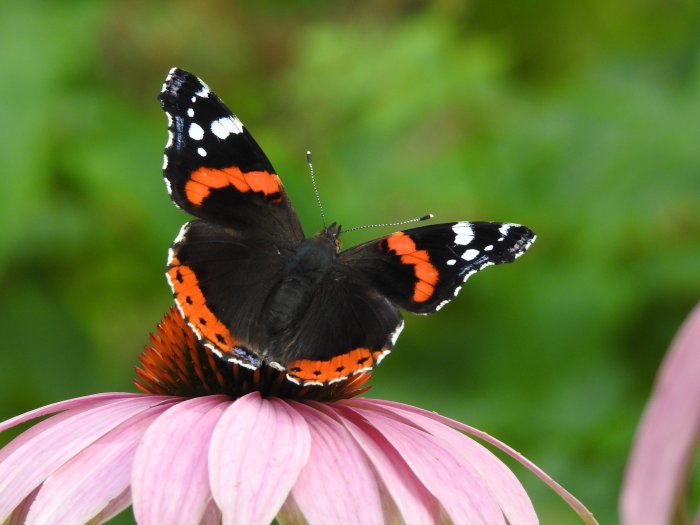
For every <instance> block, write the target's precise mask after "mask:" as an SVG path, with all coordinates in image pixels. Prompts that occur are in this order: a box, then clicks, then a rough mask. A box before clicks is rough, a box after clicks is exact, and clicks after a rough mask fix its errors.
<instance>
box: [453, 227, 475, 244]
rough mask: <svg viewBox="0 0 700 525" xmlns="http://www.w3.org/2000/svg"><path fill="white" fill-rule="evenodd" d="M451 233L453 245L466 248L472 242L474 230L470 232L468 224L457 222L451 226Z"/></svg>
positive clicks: (470, 228)
mask: <svg viewBox="0 0 700 525" xmlns="http://www.w3.org/2000/svg"><path fill="white" fill-rule="evenodd" d="M452 231H453V232H454V234H455V240H454V242H455V244H459V245H460V246H467V245H468V244H469V243H470V242H472V240H474V230H472V227H471V226H470V225H469V223H468V222H458V223H457V224H455V225H454V226H452Z"/></svg>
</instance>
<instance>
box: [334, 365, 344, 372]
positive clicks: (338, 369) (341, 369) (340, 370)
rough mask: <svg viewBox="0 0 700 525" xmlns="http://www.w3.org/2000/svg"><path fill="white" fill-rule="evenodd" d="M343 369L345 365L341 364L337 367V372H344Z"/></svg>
mask: <svg viewBox="0 0 700 525" xmlns="http://www.w3.org/2000/svg"><path fill="white" fill-rule="evenodd" d="M343 370H345V367H344V366H339V367H338V368H336V369H335V371H336V372H342V371H343Z"/></svg>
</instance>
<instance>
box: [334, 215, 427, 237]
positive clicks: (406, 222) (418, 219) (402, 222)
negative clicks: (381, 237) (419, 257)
mask: <svg viewBox="0 0 700 525" xmlns="http://www.w3.org/2000/svg"><path fill="white" fill-rule="evenodd" d="M433 217H434V215H433V214H432V213H428V214H427V215H423V216H422V217H416V218H415V219H408V220H405V221H398V222H385V223H381V224H368V225H366V226H355V227H354V228H350V229H348V230H343V233H347V232H353V231H356V230H364V229H366V228H384V227H385V226H403V225H404V224H410V223H412V222H422V221H427V220H429V219H432V218H433Z"/></svg>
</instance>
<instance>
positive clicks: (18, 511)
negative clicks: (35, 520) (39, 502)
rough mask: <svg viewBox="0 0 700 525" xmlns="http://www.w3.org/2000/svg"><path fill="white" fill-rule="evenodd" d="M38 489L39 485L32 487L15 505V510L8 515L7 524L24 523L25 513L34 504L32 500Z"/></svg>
mask: <svg viewBox="0 0 700 525" xmlns="http://www.w3.org/2000/svg"><path fill="white" fill-rule="evenodd" d="M39 489H40V487H37V488H36V489H34V490H33V491H32V492H31V493H30V494H29V495H28V496H27V497H26V498H24V500H23V501H22V503H20V504H19V505H17V507H15V510H14V511H12V515H11V516H10V520H9V523H8V524H7V525H24V524H25V523H26V521H27V514H29V510H30V509H31V508H32V505H33V504H34V500H35V499H36V495H37V494H38V493H39Z"/></svg>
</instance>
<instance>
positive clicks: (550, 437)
mask: <svg viewBox="0 0 700 525" xmlns="http://www.w3.org/2000/svg"><path fill="white" fill-rule="evenodd" d="M699 6H700V4H698V3H697V2H691V1H671V2H669V1H661V0H656V1H652V0H642V1H639V0H619V1H616V2H609V1H605V0H593V1H590V2H585V3H575V2H557V1H555V0H551V1H544V2H530V1H525V2H523V1H518V0H512V1H509V2H489V1H486V0H481V1H473V2H461V1H458V0H443V1H440V2H434V3H423V2H415V1H410V0H393V1H388V0H387V1H374V2H364V3H359V2H350V1H345V2H320V1H312V0H307V1H304V2H297V3H294V4H291V3H289V2H283V1H271V0H268V1H264V2H252V1H251V2H233V3H231V2H225V1H221V0H209V1H206V2H197V3H195V2H192V3H189V2H184V1H173V2H151V3H145V2H137V1H124V2H96V1H92V0H85V1H81V2H68V1H65V2H62V1H56V2H39V1H34V2H19V1H16V2H9V3H5V4H3V8H2V16H1V17H0V73H1V74H2V80H0V114H1V117H0V120H1V125H0V166H1V169H2V174H1V175H0V177H1V189H0V286H1V288H0V334H1V337H2V343H1V345H0V419H5V418H7V417H10V416H12V415H15V414H17V413H20V412H23V411H26V410H29V409H31V408H34V407H36V406H39V405H44V404H47V403H49V402H53V401H57V400H60V399H65V398H68V397H72V396H78V395H82V394H88V393H93V392H101V391H112V390H118V391H122V390H133V387H132V385H131V379H132V376H133V372H132V371H133V366H134V365H135V363H136V359H137V355H138V353H139V351H140V350H141V348H142V347H143V345H144V343H146V342H147V340H148V333H149V332H150V331H151V330H152V329H153V328H154V327H155V324H156V323H157V322H158V321H159V319H160V317H161V315H162V314H163V312H164V311H165V310H167V309H168V307H169V306H170V305H171V304H172V299H171V296H170V291H169V289H168V287H167V284H166V282H165V279H164V276H163V270H164V263H165V256H166V251H167V249H168V246H169V245H170V243H171V242H172V240H173V239H174V237H175V235H176V234H177V232H178V230H179V228H180V226H181V225H182V223H184V222H185V221H186V220H187V218H186V216H185V215H184V214H183V213H182V212H180V211H178V210H176V209H175V208H174V207H173V205H172V204H171V202H170V200H169V198H168V196H167V193H166V191H165V187H164V184H163V182H162V179H161V171H160V168H161V162H162V150H163V145H164V143H165V139H166V131H165V130H166V120H165V117H164V115H163V114H162V112H161V109H160V107H159V104H158V102H157V101H156V95H157V93H158V92H159V90H160V87H161V83H162V81H163V79H164V77H165V75H166V73H167V71H168V69H169V68H170V67H172V66H174V65H178V66H180V67H183V68H185V69H189V70H191V71H193V72H194V73H196V74H198V75H199V76H201V77H203V78H204V79H205V80H206V82H207V83H208V84H209V85H210V86H211V87H212V88H213V89H214V90H215V91H216V92H217V93H218V94H219V95H220V96H221V97H222V98H223V99H224V100H225V101H226V102H227V104H228V105H229V106H230V107H231V108H232V109H233V110H234V111H235V112H236V113H237V115H238V116H239V117H240V118H241V120H243V122H244V123H246V124H247V126H248V127H249V129H250V130H252V132H253V134H254V135H255V137H256V138H257V139H258V142H260V143H261V145H262V146H263V147H264V149H265V151H266V152H267V154H268V156H269V157H270V159H271V160H272V162H273V164H274V165H275V167H276V168H277V171H278V172H279V173H280V175H281V176H282V179H283V181H284V183H285V185H286V188H287V191H288V192H289V194H290V196H291V198H292V200H293V202H294V203H295V205H296V208H297V211H298V213H299V215H300V216H301V219H302V222H303V224H304V226H305V229H306V232H307V234H310V233H312V232H313V231H316V230H318V229H320V227H321V223H320V218H319V213H318V209H317V207H316V204H315V200H314V197H313V194H312V190H311V185H310V180H309V177H308V174H307V168H306V165H305V158H304V152H305V151H306V150H307V149H311V150H312V151H313V153H314V166H315V171H316V176H317V179H318V185H319V190H320V192H321V197H322V199H323V201H324V204H325V208H326V214H327V215H328V216H329V219H330V220H336V221H338V222H340V223H342V224H343V225H345V226H347V227H351V226H354V225H358V224H368V223H374V222H387V221H392V220H399V219H404V218H409V217H413V216H418V215H421V214H424V213H427V212H433V213H434V214H435V215H436V220H437V221H440V222H447V221H453V220H464V219H472V220H502V221H513V222H520V223H523V224H527V225H528V226H530V227H531V228H533V229H534V230H535V231H536V232H537V233H538V235H539V239H538V241H537V243H536V244H535V245H534V247H533V248H532V249H531V251H530V252H529V253H528V254H527V255H526V256H524V257H523V258H522V259H520V260H518V262H517V263H516V264H514V265H512V266H507V267H503V266H502V267H498V268H495V269H489V270H487V271H485V272H484V273H483V274H479V275H478V276H476V277H473V278H472V279H471V280H470V281H469V283H468V285H467V286H466V287H465V288H464V290H463V291H462V293H461V295H460V297H459V298H458V299H457V300H456V301H454V303H452V304H451V305H449V306H448V307H446V308H445V309H444V310H443V311H441V312H440V314H439V315H436V316H431V317H409V318H408V319H407V320H406V329H405V331H404V332H403V335H402V336H401V338H400V340H399V344H398V346H397V348H396V349H395V351H394V352H393V353H392V355H391V356H390V357H389V358H388V359H386V360H385V361H384V362H383V364H382V365H381V366H380V367H379V369H378V370H377V372H376V373H375V376H374V384H375V387H374V389H373V390H372V391H371V395H372V396H375V397H381V398H387V399H393V400H398V401H404V402H407V403H412V404H415V405H418V406H421V407H424V408H428V409H431V410H437V411H439V412H441V413H443V414H446V415H449V416H452V417H455V418H457V419H459V420H461V421H463V422H465V423H468V424H471V425H473V426H476V427H478V428H480V429H482V430H485V431H487V432H489V433H491V434H493V435H495V436H497V437H499V438H501V439H503V440H504V441H506V442H507V443H509V444H510V445H512V446H513V447H515V448H516V449H518V450H519V451H521V452H523V453H524V454H525V455H526V456H528V457H529V458H531V459H532V460H534V461H535V462H536V463H538V464H539V465H540V466H542V467H543V468H544V469H545V470H546V471H547V472H548V473H550V474H551V475H552V476H553V477H554V478H555V479H557V480H558V481H560V482H561V483H562V484H563V485H564V486H565V487H567V488H569V489H570V490H571V491H572V492H573V493H574V494H575V495H577V496H578V497H579V498H580V499H581V500H582V501H583V502H584V503H586V504H587V505H588V506H589V508H590V509H591V510H592V511H593V512H594V513H595V514H596V515H597V516H598V517H599V519H600V520H601V522H602V523H614V522H615V521H616V520H617V518H616V499H617V494H618V490H619V484H620V480H621V476H622V473H623V468H624V463H625V458H626V455H627V452H628V448H629V445H630V441H631V439H632V436H633V433H634V428H635V425H636V422H637V420H638V418H639V416H640V413H641V410H642V408H643V405H644V402H645V398H646V396H647V394H648V392H649V389H650V387H651V384H652V381H653V377H654V371H655V369H656V367H657V366H658V364H659V362H660V360H661V359H662V356H663V354H664V351H665V349H666V348H667V346H668V344H669V342H670V340H671V338H672V336H673V334H674V332H675V330H676V329H677V328H678V326H679V325H680V323H681V321H682V319H683V318H684V316H685V315H686V313H687V312H688V311H689V310H690V309H691V307H692V306H693V305H694V303H695V302H696V301H697V300H698V297H700V275H699V272H698V268H699V265H698V260H699V259H700V242H699V241H700V214H699V213H698V210H699V209H700V146H699V145H698V144H699V143H698V137H699V136H700V32H699V31H698V27H700V26H699V22H700V7H699ZM383 233H386V231H385V230H378V229H374V230H369V231H363V232H356V233H351V234H348V235H347V236H345V238H344V242H345V245H346V246H348V245H352V244H355V243H358V242H361V241H363V240H365V239H368V238H370V237H373V236H375V237H376V236H378V235H380V234H383ZM515 468H516V472H517V473H518V475H519V477H520V478H521V479H522V480H523V482H524V483H525V485H526V487H527V488H528V490H529V491H530V494H531V495H532V497H533V499H534V501H535V505H536V508H537V509H538V512H539V514H540V517H541V520H542V523H545V524H549V523H557V524H558V523H577V520H576V518H575V516H574V515H573V513H572V512H571V511H570V510H568V508H567V507H566V506H565V505H564V504H563V503H562V502H560V501H559V500H558V498H557V497H556V496H554V495H553V494H552V493H551V492H550V491H549V490H548V489H547V488H545V487H544V485H543V484H542V483H541V482H539V481H538V480H537V479H535V478H534V476H532V475H530V474H529V473H527V472H525V471H523V470H522V469H519V468H517V467H515ZM120 520H121V521H120ZM130 520H131V518H130V517H129V516H127V515H124V516H122V517H121V518H119V520H116V521H119V522H120V523H129V522H130Z"/></svg>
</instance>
